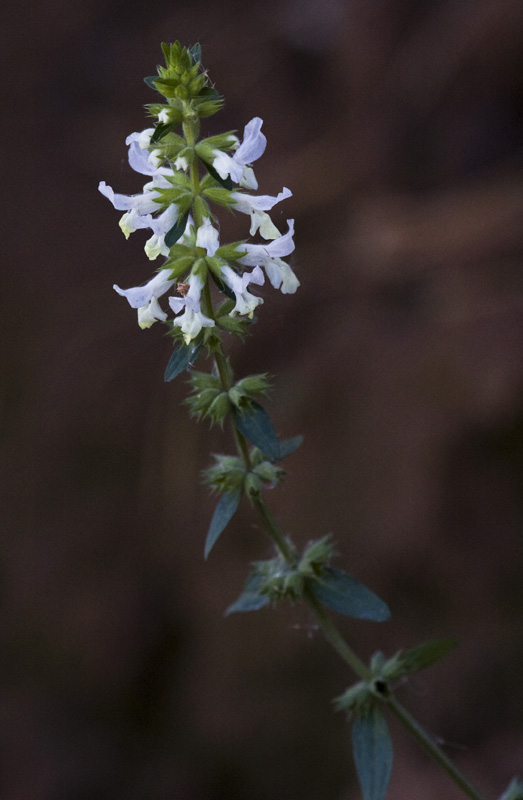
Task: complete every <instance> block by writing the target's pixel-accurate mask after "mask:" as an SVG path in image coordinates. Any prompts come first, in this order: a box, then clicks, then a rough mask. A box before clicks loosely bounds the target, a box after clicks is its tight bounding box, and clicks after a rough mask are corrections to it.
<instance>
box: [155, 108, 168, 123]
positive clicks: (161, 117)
mask: <svg viewBox="0 0 523 800" xmlns="http://www.w3.org/2000/svg"><path fill="white" fill-rule="evenodd" d="M170 121H171V114H170V109H168V108H162V110H161V111H160V113H159V114H158V122H161V123H162V124H163V125H167V123H169V122H170Z"/></svg>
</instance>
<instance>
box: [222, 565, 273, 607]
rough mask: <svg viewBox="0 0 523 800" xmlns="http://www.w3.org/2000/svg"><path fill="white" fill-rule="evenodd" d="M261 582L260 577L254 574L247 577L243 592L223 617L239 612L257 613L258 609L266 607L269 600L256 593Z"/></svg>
mask: <svg viewBox="0 0 523 800" xmlns="http://www.w3.org/2000/svg"><path fill="white" fill-rule="evenodd" d="M261 581H262V577H261V575H257V574H256V573H254V574H253V575H249V577H248V578H247V582H246V584H245V586H244V587H243V592H242V593H241V595H240V596H239V598H238V599H237V600H236V602H234V603H233V604H232V605H230V606H229V608H228V609H227V611H226V612H225V616H226V617H228V616H229V614H235V613H237V612H239V611H258V609H260V608H263V607H264V606H266V605H268V603H269V598H268V597H267V596H266V595H264V594H260V593H259V591H258V589H259V587H260V584H261Z"/></svg>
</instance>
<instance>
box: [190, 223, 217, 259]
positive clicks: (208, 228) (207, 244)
mask: <svg viewBox="0 0 523 800" xmlns="http://www.w3.org/2000/svg"><path fill="white" fill-rule="evenodd" d="M219 246H220V242H219V239H218V231H217V230H216V228H213V226H212V225H211V220H210V219H209V218H208V217H206V218H205V219H204V221H203V224H202V225H200V227H199V228H198V232H197V234H196V247H204V248H205V249H206V250H207V255H208V256H211V257H212V256H213V255H214V254H215V252H216V251H217V249H218V248H219Z"/></svg>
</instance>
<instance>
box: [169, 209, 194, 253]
mask: <svg viewBox="0 0 523 800" xmlns="http://www.w3.org/2000/svg"><path fill="white" fill-rule="evenodd" d="M188 219H189V212H187V213H186V214H182V216H181V217H180V218H179V220H178V222H177V223H176V224H175V225H173V227H172V228H171V230H170V231H168V232H167V233H166V234H165V244H166V245H167V247H172V246H173V244H176V242H177V241H178V239H180V238H181V237H182V236H183V233H184V231H185V228H186V227H187V220H188Z"/></svg>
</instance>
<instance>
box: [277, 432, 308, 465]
mask: <svg viewBox="0 0 523 800" xmlns="http://www.w3.org/2000/svg"><path fill="white" fill-rule="evenodd" d="M302 442H303V436H293V437H292V438H291V439H284V440H283V442H280V455H279V458H278V461H281V460H282V458H287V456H290V455H292V454H293V453H294V452H295V450H297V449H298V447H300V446H301V444H302Z"/></svg>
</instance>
